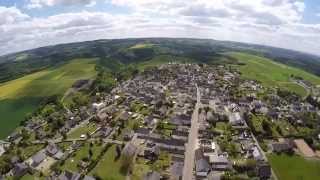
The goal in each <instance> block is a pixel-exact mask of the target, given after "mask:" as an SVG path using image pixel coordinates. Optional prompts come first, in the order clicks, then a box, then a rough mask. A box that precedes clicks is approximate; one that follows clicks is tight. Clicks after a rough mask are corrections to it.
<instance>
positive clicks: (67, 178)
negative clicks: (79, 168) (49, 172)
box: [58, 171, 81, 180]
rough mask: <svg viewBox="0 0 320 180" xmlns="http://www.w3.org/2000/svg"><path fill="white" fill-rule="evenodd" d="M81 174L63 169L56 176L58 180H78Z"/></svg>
mask: <svg viewBox="0 0 320 180" xmlns="http://www.w3.org/2000/svg"><path fill="white" fill-rule="evenodd" d="M80 177H81V175H80V174H79V173H74V172H70V171H64V172H62V173H61V174H60V175H59V176H58V180H79V179H80Z"/></svg>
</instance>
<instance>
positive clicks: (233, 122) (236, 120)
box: [229, 112, 243, 126]
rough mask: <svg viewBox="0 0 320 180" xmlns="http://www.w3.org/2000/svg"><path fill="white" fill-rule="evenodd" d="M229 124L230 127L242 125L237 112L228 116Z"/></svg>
mask: <svg viewBox="0 0 320 180" xmlns="http://www.w3.org/2000/svg"><path fill="white" fill-rule="evenodd" d="M229 122H230V124H231V125H234V126H235V125H241V124H242V123H243V120H242V117H241V115H240V113H239V112H235V113H231V114H230V115H229Z"/></svg>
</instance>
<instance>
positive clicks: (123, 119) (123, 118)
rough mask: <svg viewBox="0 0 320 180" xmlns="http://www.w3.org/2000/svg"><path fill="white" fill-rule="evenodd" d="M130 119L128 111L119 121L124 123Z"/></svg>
mask: <svg viewBox="0 0 320 180" xmlns="http://www.w3.org/2000/svg"><path fill="white" fill-rule="evenodd" d="M129 118H130V114H129V113H128V112H127V111H124V112H123V113H122V114H121V115H120V117H119V119H120V120H122V121H127V120H128V119H129Z"/></svg>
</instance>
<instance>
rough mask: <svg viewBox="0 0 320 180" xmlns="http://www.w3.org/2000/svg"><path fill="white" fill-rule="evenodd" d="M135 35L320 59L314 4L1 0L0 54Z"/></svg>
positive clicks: (318, 7) (291, 0) (288, 0)
mask: <svg viewBox="0 0 320 180" xmlns="http://www.w3.org/2000/svg"><path fill="white" fill-rule="evenodd" d="M139 37H186V38H208V39H216V40H228V41H238V42H246V43H255V44H262V45H270V46H275V47H282V48H287V49H293V50H298V51H303V52H308V53H312V54H316V55H320V1H319V0H0V55H3V54H8V53H12V52H17V51H22V50H27V49H33V48H36V47H41V46H47V45H54V44H60V43H69V42H79V41H87V40H96V39H113V38H116V39H118V38H139Z"/></svg>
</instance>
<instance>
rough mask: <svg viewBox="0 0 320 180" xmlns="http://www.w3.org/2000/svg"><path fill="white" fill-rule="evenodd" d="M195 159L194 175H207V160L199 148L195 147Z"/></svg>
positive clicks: (208, 167)
mask: <svg viewBox="0 0 320 180" xmlns="http://www.w3.org/2000/svg"><path fill="white" fill-rule="evenodd" d="M195 160H196V175H197V176H199V177H207V175H208V173H209V171H210V170H211V167H210V164H209V163H208V160H207V159H206V158H205V157H204V156H203V153H202V151H201V149H197V150H196V152H195Z"/></svg>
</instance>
